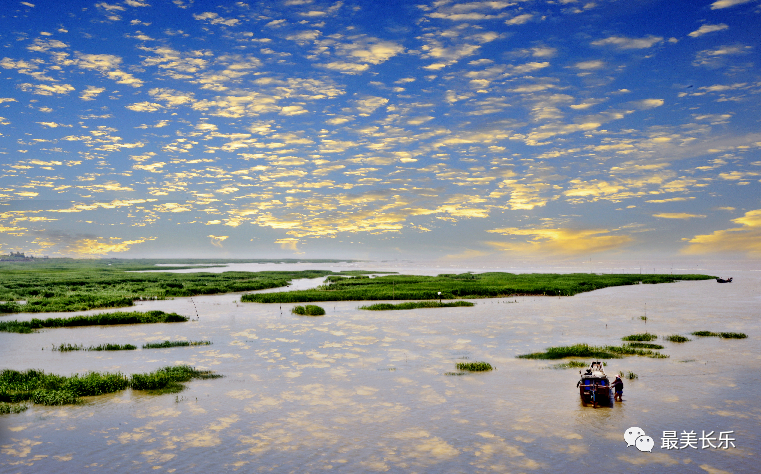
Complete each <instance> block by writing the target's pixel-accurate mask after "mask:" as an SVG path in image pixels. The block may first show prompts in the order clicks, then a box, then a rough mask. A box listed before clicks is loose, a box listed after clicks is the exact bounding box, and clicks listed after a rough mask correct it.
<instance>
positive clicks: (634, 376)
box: [618, 370, 639, 380]
mask: <svg viewBox="0 0 761 474" xmlns="http://www.w3.org/2000/svg"><path fill="white" fill-rule="evenodd" d="M618 375H620V376H621V378H622V379H629V380H634V379H638V378H639V375H637V374H635V373H634V372H632V371H631V370H630V371H629V372H627V373H626V374H624V373H623V372H618Z"/></svg>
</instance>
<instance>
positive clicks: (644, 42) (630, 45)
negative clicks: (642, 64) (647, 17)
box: [592, 35, 663, 49]
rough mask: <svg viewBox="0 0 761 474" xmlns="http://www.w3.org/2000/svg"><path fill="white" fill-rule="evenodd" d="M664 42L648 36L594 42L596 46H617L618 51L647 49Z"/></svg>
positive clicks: (612, 37) (616, 37) (614, 38)
mask: <svg viewBox="0 0 761 474" xmlns="http://www.w3.org/2000/svg"><path fill="white" fill-rule="evenodd" d="M662 42H663V37H661V36H652V35H650V36H646V37H644V38H627V37H625V36H609V37H607V38H604V39H601V40H597V41H592V45H594V46H615V47H617V48H618V49H646V48H650V47H652V46H654V45H656V44H658V43H662Z"/></svg>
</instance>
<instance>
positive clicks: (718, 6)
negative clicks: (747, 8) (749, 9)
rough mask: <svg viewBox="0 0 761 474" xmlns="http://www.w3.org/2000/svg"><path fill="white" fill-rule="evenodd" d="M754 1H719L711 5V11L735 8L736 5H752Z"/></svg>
mask: <svg viewBox="0 0 761 474" xmlns="http://www.w3.org/2000/svg"><path fill="white" fill-rule="evenodd" d="M752 1H753V0H717V1H715V2H713V3H712V4H711V10H719V9H722V8H729V7H734V6H735V5H742V4H743V3H750V2H752Z"/></svg>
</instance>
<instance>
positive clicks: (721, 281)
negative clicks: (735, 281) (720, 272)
mask: <svg viewBox="0 0 761 474" xmlns="http://www.w3.org/2000/svg"><path fill="white" fill-rule="evenodd" d="M716 282H717V283H732V277H729V278H727V279H726V280H725V279H723V278H716Z"/></svg>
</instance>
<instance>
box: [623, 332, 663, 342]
mask: <svg viewBox="0 0 761 474" xmlns="http://www.w3.org/2000/svg"><path fill="white" fill-rule="evenodd" d="M656 339H658V336H656V335H655V334H650V333H647V332H646V333H644V334H631V335H629V336H624V337H622V338H621V340H622V341H638V342H649V341H654V340H656Z"/></svg>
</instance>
